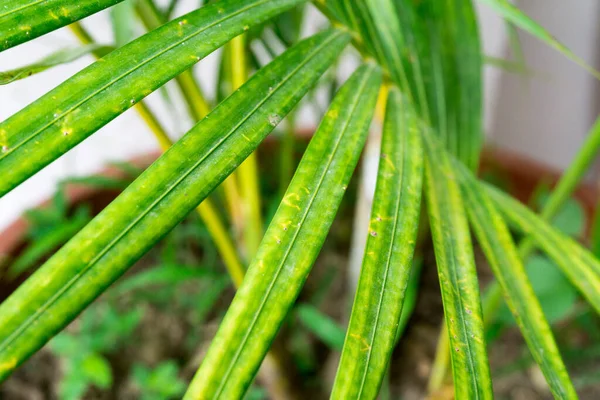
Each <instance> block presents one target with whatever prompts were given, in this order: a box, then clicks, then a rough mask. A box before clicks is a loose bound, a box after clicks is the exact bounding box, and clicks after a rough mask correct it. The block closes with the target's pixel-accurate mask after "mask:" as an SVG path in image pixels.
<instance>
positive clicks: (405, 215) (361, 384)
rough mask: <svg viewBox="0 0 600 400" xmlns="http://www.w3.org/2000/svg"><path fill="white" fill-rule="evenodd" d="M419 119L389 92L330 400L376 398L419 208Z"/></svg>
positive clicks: (389, 350) (406, 276) (391, 342)
mask: <svg viewBox="0 0 600 400" xmlns="http://www.w3.org/2000/svg"><path fill="white" fill-rule="evenodd" d="M419 122H420V120H419V118H418V117H417V116H416V115H415V114H414V112H413V111H412V108H411V107H410V106H408V107H407V105H406V100H403V99H402V95H401V94H400V92H399V91H398V90H396V89H392V90H391V91H390V94H389V97H388V103H387V110H386V119H385V124H384V128H383V141H382V145H381V153H382V155H381V157H382V158H381V161H380V163H379V172H378V177H377V188H376V191H375V198H374V201H373V209H372V211H371V223H370V226H369V234H368V235H369V236H368V240H367V245H366V249H365V256H364V259H363V265H362V270H361V274H360V279H359V283H358V289H357V292H356V298H355V299H354V306H353V308H352V316H351V318H350V325H349V328H348V332H347V335H346V341H345V344H344V351H343V353H342V359H341V361H340V366H339V369H338V373H337V377H336V380H335V384H334V388H333V392H332V394H331V397H332V398H334V399H375V398H376V397H377V393H378V392H379V388H380V386H381V383H382V381H383V377H384V375H385V372H386V370H387V364H388V362H389V358H390V356H391V353H392V350H393V348H394V345H395V342H396V341H395V339H396V332H397V330H398V323H399V321H400V314H401V312H402V307H403V303H404V294H405V291H406V287H407V285H408V280H409V277H410V272H411V265H412V258H413V255H414V249H415V243H416V236H417V230H418V227H419V214H420V208H421V186H422V178H423V148H422V144H421V137H420V135H421V132H420V130H419Z"/></svg>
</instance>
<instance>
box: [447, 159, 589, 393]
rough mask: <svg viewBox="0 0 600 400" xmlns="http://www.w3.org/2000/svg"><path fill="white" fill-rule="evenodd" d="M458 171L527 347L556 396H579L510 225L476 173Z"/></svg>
mask: <svg viewBox="0 0 600 400" xmlns="http://www.w3.org/2000/svg"><path fill="white" fill-rule="evenodd" d="M457 164H458V163H457ZM456 169H457V170H461V169H462V168H460V167H457V168H456ZM459 174H460V175H461V188H462V191H463V195H464V198H465V205H466V207H467V212H468V214H469V219H470V220H471V223H472V225H473V229H474V231H475V234H476V235H477V239H478V241H479V244H480V246H481V248H482V249H483V252H484V253H485V255H486V258H487V260H488V261H489V263H490V266H491V268H492V270H493V272H494V275H495V276H496V278H497V279H498V281H499V282H500V285H501V287H502V290H503V291H504V294H505V298H506V300H507V303H508V306H509V307H510V310H511V312H512V313H513V315H514V316H515V319H516V320H517V324H518V325H519V329H520V330H521V333H522V334H523V337H524V338H525V341H526V342H527V347H529V350H530V351H531V354H532V356H533V358H534V359H535V361H536V362H537V364H538V365H539V366H540V368H541V370H542V372H543V373H544V376H545V377H546V381H547V382H548V385H549V386H550V390H551V391H552V394H553V395H554V397H555V398H557V399H577V393H576V392H575V388H574V387H573V384H572V383H571V380H570V379H569V375H568V373H567V370H566V368H565V365H564V363H563V361H562V358H561V356H560V353H559V350H558V346H557V345H556V342H555V341H554V338H553V336H552V331H551V329H550V325H549V324H548V322H547V320H546V317H545V316H544V312H543V311H542V307H541V305H540V303H539V301H538V299H537V297H536V295H535V292H534V290H533V287H532V286H531V283H530V281H529V279H528V277H527V273H526V272H525V268H524V266H523V262H522V261H521V258H520V257H519V253H518V251H517V249H516V246H515V244H514V242H513V240H512V237H511V235H510V231H509V230H508V227H507V226H506V224H505V222H504V220H503V219H502V216H501V215H500V213H499V212H498V211H497V210H496V208H495V206H494V204H493V203H492V201H491V200H490V199H489V197H488V196H487V195H486V193H485V192H484V191H483V190H482V189H481V188H480V187H479V186H478V182H477V180H476V179H475V177H473V176H472V175H470V173H469V172H467V171H464V170H463V171H461V172H459Z"/></svg>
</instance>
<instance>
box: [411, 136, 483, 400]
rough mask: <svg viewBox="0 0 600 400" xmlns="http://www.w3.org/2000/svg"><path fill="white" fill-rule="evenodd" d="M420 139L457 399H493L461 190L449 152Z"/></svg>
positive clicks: (428, 137)
mask: <svg viewBox="0 0 600 400" xmlns="http://www.w3.org/2000/svg"><path fill="white" fill-rule="evenodd" d="M423 137H424V138H425V139H424V143H425V149H426V151H425V154H426V158H425V160H426V162H425V177H426V179H425V182H426V184H425V190H426V194H427V196H426V198H427V206H428V211H429V221H430V226H431V234H432V238H433V245H434V250H435V257H436V262H437V266H438V274H439V278H440V287H441V291H442V302H443V305H444V315H445V319H446V326H447V329H448V334H449V337H450V344H451V356H452V357H451V358H452V372H453V376H454V390H455V395H456V398H457V399H463V398H464V399H466V398H483V399H491V398H493V393H492V381H491V377H490V370H489V364H488V359H487V352H486V348H485V337H484V329H483V318H482V312H481V301H480V298H479V285H478V283H477V272H476V269H475V260H474V255H473V247H472V243H471V237H470V232H469V226H468V222H467V216H466V210H465V208H464V205H463V201H462V197H461V194H460V188H459V187H458V182H457V179H456V176H455V173H454V170H453V167H452V164H451V162H450V159H449V158H448V155H447V154H446V153H445V152H444V151H443V150H442V149H441V147H440V146H439V145H438V143H436V142H434V138H432V137H430V136H429V135H427V134H425V135H423Z"/></svg>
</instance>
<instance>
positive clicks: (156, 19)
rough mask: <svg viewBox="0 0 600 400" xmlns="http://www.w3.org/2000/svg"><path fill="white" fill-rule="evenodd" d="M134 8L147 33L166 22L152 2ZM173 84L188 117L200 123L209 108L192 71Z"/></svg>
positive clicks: (139, 3)
mask: <svg viewBox="0 0 600 400" xmlns="http://www.w3.org/2000/svg"><path fill="white" fill-rule="evenodd" d="M135 8H136V12H137V14H138V16H139V17H140V20H141V21H142V24H143V25H144V27H145V28H146V29H147V30H148V31H151V30H153V29H156V28H158V27H159V26H161V25H163V24H165V23H166V22H167V21H166V20H165V19H164V16H163V15H162V14H161V13H160V11H159V10H158V9H157V8H156V5H155V4H154V2H152V0H141V1H138V2H137V3H136V7H135ZM175 82H176V83H177V86H178V87H179V90H181V94H182V95H183V97H184V99H185V103H186V104H187V106H188V112H189V113H190V116H191V117H192V118H193V120H194V121H195V122H198V121H200V120H201V119H202V118H204V117H205V116H206V115H207V114H208V113H209V112H210V109H211V107H210V105H209V103H208V101H206V98H205V97H204V94H203V93H202V89H200V85H199V84H198V82H197V81H196V78H194V75H193V74H192V71H191V70H187V71H184V72H182V73H181V74H179V76H177V77H176V78H175Z"/></svg>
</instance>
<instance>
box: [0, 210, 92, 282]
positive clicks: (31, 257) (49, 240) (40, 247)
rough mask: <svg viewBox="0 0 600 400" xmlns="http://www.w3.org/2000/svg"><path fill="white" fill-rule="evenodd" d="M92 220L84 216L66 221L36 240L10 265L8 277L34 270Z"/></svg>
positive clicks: (11, 277)
mask: <svg viewBox="0 0 600 400" xmlns="http://www.w3.org/2000/svg"><path fill="white" fill-rule="evenodd" d="M89 220H90V217H88V216H87V215H86V216H83V217H80V218H74V219H73V220H72V221H64V222H63V223H61V224H59V225H58V226H56V227H54V228H53V229H52V230H50V231H48V232H46V233H45V234H44V235H43V236H41V237H39V238H37V239H36V240H34V241H33V242H32V244H31V246H29V247H27V248H26V249H25V251H23V253H22V254H21V255H20V256H19V257H18V258H17V259H16V260H15V261H14V262H13V263H12V264H11V265H10V267H9V270H8V272H7V277H8V278H9V279H13V278H15V277H17V276H18V275H19V274H21V273H23V272H25V271H27V270H28V269H30V268H33V267H34V266H35V265H36V264H37V263H38V262H40V260H41V259H42V258H44V257H45V256H48V255H50V254H51V252H52V251H53V250H55V249H57V248H58V247H59V246H61V245H63V244H65V243H66V242H67V241H68V240H69V239H70V238H72V237H73V235H75V234H76V233H77V232H79V230H80V229H81V228H83V227H84V226H85V224H87V223H88V222H89Z"/></svg>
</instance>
